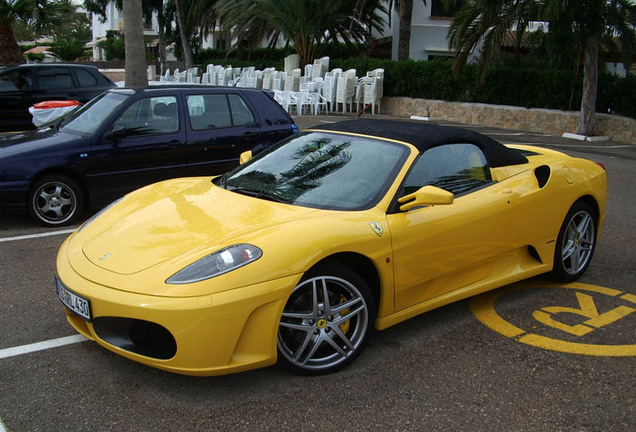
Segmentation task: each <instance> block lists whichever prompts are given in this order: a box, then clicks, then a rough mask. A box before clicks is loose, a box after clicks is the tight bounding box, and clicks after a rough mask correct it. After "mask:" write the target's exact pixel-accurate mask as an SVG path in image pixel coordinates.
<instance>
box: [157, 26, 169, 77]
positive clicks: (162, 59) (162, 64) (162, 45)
mask: <svg viewBox="0 0 636 432" xmlns="http://www.w3.org/2000/svg"><path fill="white" fill-rule="evenodd" d="M165 21H166V20H165V18H163V19H160V20H159V43H158V44H157V49H158V50H159V71H160V73H161V75H163V74H165V73H166V68H167V64H168V62H167V59H166V31H165V29H166V23H165Z"/></svg>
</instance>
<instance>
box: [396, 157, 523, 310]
mask: <svg viewBox="0 0 636 432" xmlns="http://www.w3.org/2000/svg"><path fill="white" fill-rule="evenodd" d="M425 185H433V186H437V187H440V188H442V189H445V190H448V191H450V192H453V193H454V194H455V199H454V202H453V203H452V204H448V205H435V206H426V207H419V208H413V209H411V210H409V211H405V212H402V211H400V210H399V209H398V208H397V207H399V204H397V203H396V209H395V211H393V212H392V213H391V214H388V216H387V218H388V224H389V227H390V230H391V236H392V241H393V253H394V256H393V265H394V271H395V305H396V310H400V309H404V308H407V307H409V306H413V305H415V304H417V303H420V302H423V301H426V300H429V299H432V298H434V297H437V296H440V295H444V294H447V293H449V292H451V291H453V290H456V289H460V288H462V287H464V286H467V285H470V284H471V283H474V282H477V281H480V280H482V279H484V278H486V277H488V275H489V274H490V273H491V272H492V271H493V266H494V265H495V264H496V262H497V261H498V260H500V259H505V257H506V256H507V254H510V253H511V251H512V250H513V249H514V245H513V240H512V236H511V234H512V233H513V232H514V219H515V216H514V214H515V213H514V210H513V209H512V207H511V206H510V204H509V202H508V193H509V192H510V189H509V188H505V187H502V186H501V185H500V184H498V183H495V182H492V181H491V177H490V170H489V167H488V165H487V162H486V158H485V156H484V154H483V152H482V151H481V150H480V149H479V148H478V147H477V146H476V145H473V144H448V145H442V146H439V147H434V148H432V149H429V150H427V151H426V152H424V153H423V154H422V155H421V156H420V157H419V158H418V160H417V161H416V162H415V164H414V166H413V168H412V169H411V171H410V172H409V174H408V176H407V178H406V179H405V182H404V184H403V186H402V188H401V192H400V193H399V196H404V195H407V194H410V193H413V192H415V191H416V190H418V189H419V188H420V187H422V186H425Z"/></svg>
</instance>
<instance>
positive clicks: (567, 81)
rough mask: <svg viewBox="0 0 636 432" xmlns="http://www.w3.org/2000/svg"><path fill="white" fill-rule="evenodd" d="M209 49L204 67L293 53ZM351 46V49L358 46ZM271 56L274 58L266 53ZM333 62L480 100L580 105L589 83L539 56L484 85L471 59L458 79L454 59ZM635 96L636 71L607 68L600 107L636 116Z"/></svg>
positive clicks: (279, 62) (400, 83)
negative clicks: (230, 53) (229, 54)
mask: <svg viewBox="0 0 636 432" xmlns="http://www.w3.org/2000/svg"><path fill="white" fill-rule="evenodd" d="M331 48H332V49H333V50H334V51H332V52H335V51H336V50H337V49H344V48H342V47H341V46H334V47H331ZM204 51H208V52H209V54H210V55H211V54H216V55H217V59H216V60H214V59H212V60H210V59H209V58H208V59H207V60H206V61H205V62H202V64H203V67H204V70H205V66H207V64H208V63H213V64H221V65H228V64H231V65H232V66H235V67H245V66H256V67H257V68H259V69H264V68H265V67H275V68H276V69H278V70H282V69H283V68H284V58H285V55H288V54H289V51H285V50H266V49H262V50H255V51H254V53H252V58H251V60H250V61H249V62H248V61H246V60H237V59H236V58H227V59H226V58H225V54H226V52H225V51H223V50H204ZM257 52H258V54H257ZM326 52H328V50H327V51H326ZM346 52H347V53H348V54H351V53H353V52H354V51H346ZM221 54H223V55H221ZM325 55H329V54H325ZM267 56H269V58H270V59H266V57H267ZM330 57H331V56H330ZM329 68H330V69H335V68H340V69H342V70H343V71H344V70H348V69H355V70H356V74H357V75H358V76H362V75H365V74H366V73H367V72H368V71H371V70H374V69H377V68H382V69H384V95H385V96H405V97H412V98H423V99H437V100H446V101H454V102H479V103H489V104H498V105H512V106H521V107H526V108H546V109H559V110H572V111H578V110H579V109H580V104H581V91H582V86H583V78H582V76H578V77H575V76H574V75H573V73H572V72H571V71H564V70H557V69H548V68H542V67H541V64H540V63H538V62H536V61H535V62H530V61H523V60H521V61H519V60H515V59H509V60H508V61H503V62H501V64H499V65H495V66H491V67H490V68H489V69H488V70H487V71H486V75H485V79H484V83H483V84H482V85H479V86H477V85H476V84H475V82H476V81H475V75H476V66H475V65H472V64H469V65H466V66H465V67H464V69H463V71H462V73H461V75H460V76H459V77H458V78H456V79H455V78H453V76H452V73H451V60H450V59H435V60H430V61H415V60H407V61H402V62H397V61H392V60H382V59H377V58H372V57H368V56H366V55H359V56H357V57H350V56H349V57H344V58H334V57H331V58H330V61H329ZM635 100H636V76H634V75H630V76H628V77H626V78H621V77H618V76H616V75H611V74H609V73H607V72H604V73H601V74H600V76H599V91H598V102H597V112H599V113H607V112H610V113H613V114H618V115H623V116H627V117H634V118H636V104H634V101H635Z"/></svg>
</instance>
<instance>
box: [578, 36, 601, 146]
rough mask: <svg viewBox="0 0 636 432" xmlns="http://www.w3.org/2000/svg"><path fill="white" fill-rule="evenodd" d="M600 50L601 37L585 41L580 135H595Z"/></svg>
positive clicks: (590, 37)
mask: <svg viewBox="0 0 636 432" xmlns="http://www.w3.org/2000/svg"><path fill="white" fill-rule="evenodd" d="M598 50H599V36H598V35H591V36H589V37H588V38H587V40H586V41H585V60H584V65H583V97H582V98H581V115H580V117H579V130H578V133H579V134H580V135H587V136H590V135H593V134H594V125H595V121H596V97H597V94H598Z"/></svg>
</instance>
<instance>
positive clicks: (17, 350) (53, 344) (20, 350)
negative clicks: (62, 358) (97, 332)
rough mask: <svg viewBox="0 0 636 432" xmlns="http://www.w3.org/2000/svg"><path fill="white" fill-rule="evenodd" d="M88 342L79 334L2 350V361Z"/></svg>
mask: <svg viewBox="0 0 636 432" xmlns="http://www.w3.org/2000/svg"><path fill="white" fill-rule="evenodd" d="M87 340H88V339H86V338H85V337H84V336H82V335H80V334H77V335H73V336H66V337H63V338H59V339H51V340H48V341H44V342H36V343H32V344H29V345H22V346H18V347H13V348H5V349H3V350H0V359H5V358H8V357H13V356H18V355H22V354H29V353H32V352H35V351H42V350H47V349H51V348H57V347H61V346H64V345H70V344H75V343H79V342H84V341H87ZM0 432H2V429H0Z"/></svg>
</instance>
